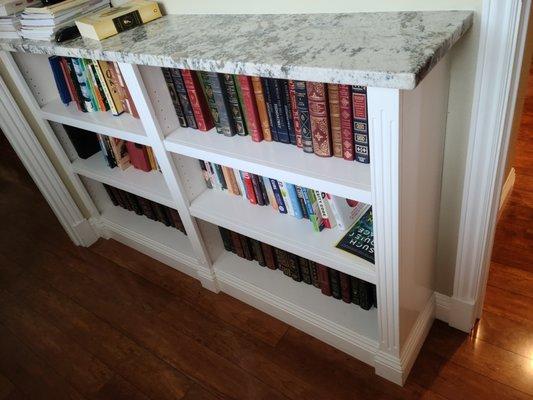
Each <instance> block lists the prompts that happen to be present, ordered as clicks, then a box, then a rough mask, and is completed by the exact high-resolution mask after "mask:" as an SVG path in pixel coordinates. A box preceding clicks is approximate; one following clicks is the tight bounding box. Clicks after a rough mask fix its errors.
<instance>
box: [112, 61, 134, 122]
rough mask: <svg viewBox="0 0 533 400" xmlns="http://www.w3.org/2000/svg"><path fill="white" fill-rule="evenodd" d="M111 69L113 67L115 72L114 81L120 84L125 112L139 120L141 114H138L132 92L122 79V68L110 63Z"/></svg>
mask: <svg viewBox="0 0 533 400" xmlns="http://www.w3.org/2000/svg"><path fill="white" fill-rule="evenodd" d="M108 65H109V66H110V68H111V66H112V67H113V71H114V76H113V77H114V79H115V80H116V81H117V82H118V84H119V87H120V98H121V100H122V104H123V107H124V110H126V111H127V112H128V113H130V114H131V115H132V117H134V118H139V113H138V112H137V108H136V107H135V102H134V101H133V98H132V97H131V95H130V91H129V90H128V86H127V85H126V83H125V82H124V78H123V77H122V73H121V72H120V68H119V66H118V63H116V62H109V64H108Z"/></svg>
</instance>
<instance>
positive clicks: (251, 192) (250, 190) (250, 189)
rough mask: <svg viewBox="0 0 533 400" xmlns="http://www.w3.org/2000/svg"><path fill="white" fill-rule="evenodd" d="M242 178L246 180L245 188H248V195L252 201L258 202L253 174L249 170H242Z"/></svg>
mask: <svg viewBox="0 0 533 400" xmlns="http://www.w3.org/2000/svg"><path fill="white" fill-rule="evenodd" d="M242 180H243V181H244V188H245V189H246V197H248V200H250V203H252V204H257V197H256V196H255V191H254V184H253V182H252V176H251V175H250V173H249V172H244V171H243V172H242Z"/></svg>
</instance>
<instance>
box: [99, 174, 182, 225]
mask: <svg viewBox="0 0 533 400" xmlns="http://www.w3.org/2000/svg"><path fill="white" fill-rule="evenodd" d="M104 188H105V190H106V192H107V195H108V196H109V199H110V200H111V202H112V203H113V205H114V206H119V207H122V208H124V209H126V210H129V211H133V212H135V214H137V215H144V216H145V217H147V218H149V219H151V220H153V221H158V222H161V223H163V224H165V225H166V226H171V227H174V228H176V229H178V230H179V231H180V232H182V233H183V234H185V235H186V234H187V232H186V231H185V227H184V226H183V222H182V221H181V217H180V215H179V213H178V212H177V211H176V210H175V209H173V208H170V207H167V206H164V205H162V204H159V203H156V202H154V201H151V200H148V199H145V198H144V197H141V196H137V195H135V194H132V193H129V192H126V191H124V190H120V189H117V188H116V187H113V186H109V185H106V184H104Z"/></svg>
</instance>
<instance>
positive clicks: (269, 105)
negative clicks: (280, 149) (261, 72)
mask: <svg viewBox="0 0 533 400" xmlns="http://www.w3.org/2000/svg"><path fill="white" fill-rule="evenodd" d="M261 85H262V87H263V94H264V98H265V105H266V109H267V115H268V122H269V125H270V133H271V135H272V140H273V141H274V142H277V141H278V128H277V126H278V125H277V123H276V117H275V115H274V97H273V94H272V88H271V85H270V79H268V78H261Z"/></svg>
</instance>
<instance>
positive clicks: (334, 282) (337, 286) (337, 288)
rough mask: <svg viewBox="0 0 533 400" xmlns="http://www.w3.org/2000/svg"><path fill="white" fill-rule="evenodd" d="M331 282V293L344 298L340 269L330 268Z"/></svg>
mask: <svg viewBox="0 0 533 400" xmlns="http://www.w3.org/2000/svg"><path fill="white" fill-rule="evenodd" d="M329 284H330V286H331V295H332V296H333V297H334V298H336V299H340V298H342V293H341V278H340V275H339V271H337V270H334V269H332V268H330V269H329Z"/></svg>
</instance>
